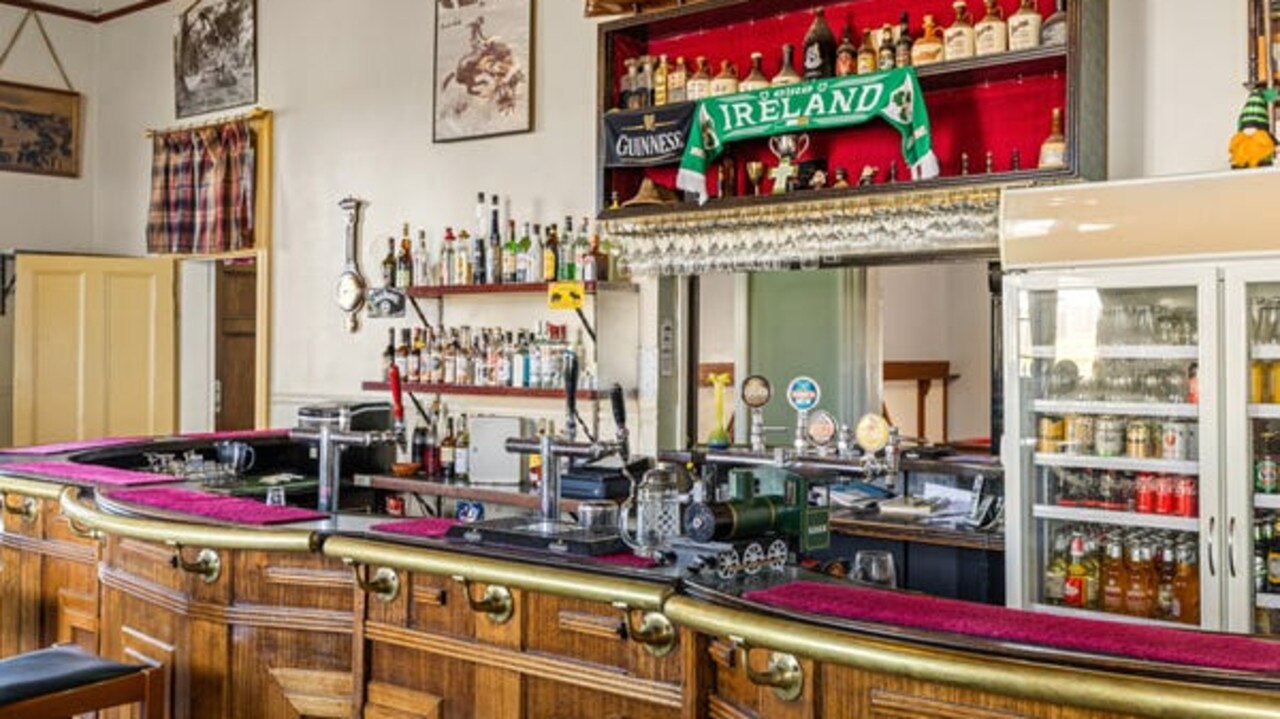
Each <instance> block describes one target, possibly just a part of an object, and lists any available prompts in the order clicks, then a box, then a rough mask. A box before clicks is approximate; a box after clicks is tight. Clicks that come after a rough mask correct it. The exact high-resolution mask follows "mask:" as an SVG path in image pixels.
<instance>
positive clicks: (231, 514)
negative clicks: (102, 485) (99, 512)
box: [108, 487, 328, 525]
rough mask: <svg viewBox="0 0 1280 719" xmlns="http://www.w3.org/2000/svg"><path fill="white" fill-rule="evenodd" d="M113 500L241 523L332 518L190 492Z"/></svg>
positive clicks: (137, 493)
mask: <svg viewBox="0 0 1280 719" xmlns="http://www.w3.org/2000/svg"><path fill="white" fill-rule="evenodd" d="M108 496H109V497H110V498H111V499H114V500H118V501H121V502H129V503H132V504H142V505H146V506H148V507H155V508H156V509H164V510H167V511H170V512H177V513H179V514H191V515H195V516H197V517H207V518H209V519H217V520H221V521H224V522H235V523H237V524H254V525H266V524H288V523H289V522H307V521H311V520H313V519H324V518H325V517H327V516H328V515H326V514H324V513H323V512H317V511H315V510H311V509H302V508H300V507H275V506H271V505H267V504H263V503H262V502H258V501H256V500H252V499H245V498H242V497H227V496H224V495H221V494H211V493H209V492H196V491H192V490H190V489H176V488H173V487H158V488H156V489H130V490H125V491H122V492H112V493H111V494H110V495H108Z"/></svg>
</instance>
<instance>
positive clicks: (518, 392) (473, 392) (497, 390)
mask: <svg viewBox="0 0 1280 719" xmlns="http://www.w3.org/2000/svg"><path fill="white" fill-rule="evenodd" d="M402 386H403V388H404V391H405V392H410V393H413V394H448V395H463V396H468V397H520V398H523V399H564V390H563V389H533V388H529V389H525V388H523V387H478V386H477V387H473V386H470V385H454V384H420V383H417V382H406V383H404V384H403V385H402ZM360 388H361V389H363V390H364V391H366V392H390V391H391V385H390V384H388V383H387V382H365V383H363V384H361V386H360ZM608 396H609V393H608V392H606V391H600V390H586V389H582V390H578V399H581V400H598V399H604V398H607V397H608Z"/></svg>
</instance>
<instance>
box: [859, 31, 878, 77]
mask: <svg viewBox="0 0 1280 719" xmlns="http://www.w3.org/2000/svg"><path fill="white" fill-rule="evenodd" d="M872 37H873V36H872V34H871V28H869V27H865V28H863V29H862V44H861V45H860V46H858V74H859V75H866V74H867V73H871V72H875V71H876V63H877V62H878V60H879V58H878V57H877V56H876V47H875V44H874V43H873V42H872Z"/></svg>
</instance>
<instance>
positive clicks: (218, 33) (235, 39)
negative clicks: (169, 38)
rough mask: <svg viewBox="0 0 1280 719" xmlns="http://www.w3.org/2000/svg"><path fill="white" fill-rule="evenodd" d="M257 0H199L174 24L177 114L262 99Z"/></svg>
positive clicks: (247, 103)
mask: <svg viewBox="0 0 1280 719" xmlns="http://www.w3.org/2000/svg"><path fill="white" fill-rule="evenodd" d="M257 15H258V13H257V8H256V2H255V0H196V1H195V2H193V3H191V4H190V5H188V6H187V8H186V9H185V10H183V11H182V13H181V14H179V15H178V16H177V17H176V18H174V24H173V81H174V99H175V102H176V106H177V113H178V117H180V118H181V117H190V116H192V115H201V114H204V113H206V112H213V111H215V110H225V109H227V108H230V107H239V106H241V105H250V104H253V103H254V102H257V100H258V59H257V58H258V30H257V22H258V21H257Z"/></svg>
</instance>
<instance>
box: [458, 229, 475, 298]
mask: <svg viewBox="0 0 1280 719" xmlns="http://www.w3.org/2000/svg"><path fill="white" fill-rule="evenodd" d="M457 245H458V246H457V247H456V248H455V250H454V253H453V261H454V266H455V268H454V271H453V275H454V278H455V279H456V280H457V284H459V285H469V284H472V283H473V282H474V281H475V270H476V268H475V263H474V262H473V261H472V256H473V255H472V253H473V249H472V241H471V235H470V234H469V233H468V232H467V231H466V230H463V231H462V232H459V233H458V239H457Z"/></svg>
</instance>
